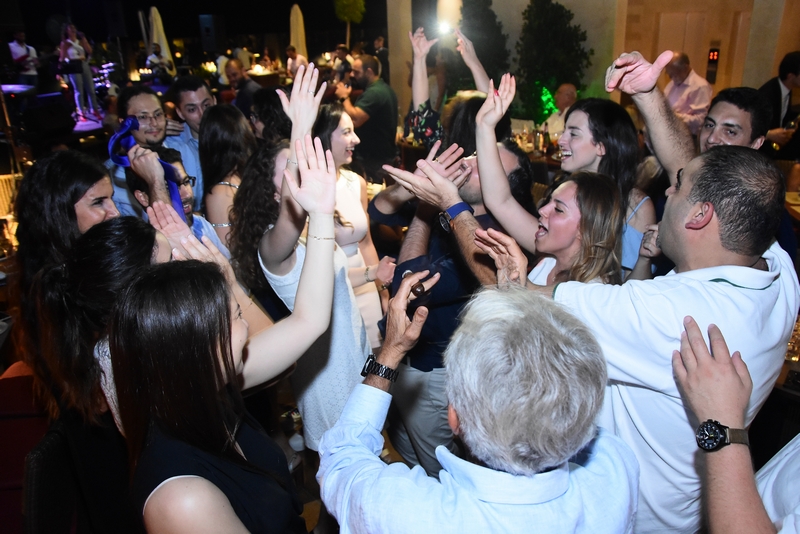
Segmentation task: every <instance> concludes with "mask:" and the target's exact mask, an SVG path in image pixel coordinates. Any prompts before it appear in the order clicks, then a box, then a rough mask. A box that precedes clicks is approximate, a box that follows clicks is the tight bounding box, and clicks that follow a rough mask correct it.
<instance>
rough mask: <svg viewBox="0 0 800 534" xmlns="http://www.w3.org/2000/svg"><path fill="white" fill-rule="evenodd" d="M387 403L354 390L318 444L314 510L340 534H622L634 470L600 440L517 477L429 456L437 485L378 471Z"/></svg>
mask: <svg viewBox="0 0 800 534" xmlns="http://www.w3.org/2000/svg"><path fill="white" fill-rule="evenodd" d="M390 402H391V395H389V394H388V393H386V392H383V391H381V390H379V389H376V388H373V387H371V386H366V385H363V384H359V385H357V386H356V388H355V390H354V391H353V393H352V394H351V396H350V399H349V400H348V402H347V404H346V405H345V408H344V411H343V412H342V415H341V417H340V419H339V422H338V423H336V426H334V427H333V428H332V429H331V430H329V431H328V432H326V433H325V435H324V436H323V438H322V442H321V443H320V448H319V452H320V468H319V472H318V473H317V480H318V481H319V484H320V489H321V494H322V500H323V502H324V503H325V505H326V506H327V507H328V510H329V511H330V512H331V513H332V514H333V515H334V517H336V519H337V520H338V521H339V525H340V528H341V532H342V534H345V533H349V532H364V533H367V532H368V533H375V532H381V533H391V532H402V533H409V532H419V533H428V532H437V533H442V532H454V533H459V534H463V533H470V532H476V533H477V532H480V533H484V532H533V531H536V532H587V533H588V532H592V533H602V532H608V533H615V534H616V533H621V532H630V531H631V528H632V523H633V521H632V515H633V514H634V513H635V511H636V481H637V478H638V474H639V473H638V468H637V465H636V460H635V459H634V457H633V455H632V453H631V451H630V450H629V449H628V447H626V446H625V444H624V443H622V442H621V441H620V440H619V439H618V438H616V437H614V436H612V435H610V434H609V433H606V432H604V431H601V432H600V433H599V435H598V437H596V438H595V440H594V441H592V442H591V443H590V444H589V445H588V446H587V447H586V448H585V449H584V451H582V452H581V453H579V454H578V455H577V456H576V457H575V458H574V459H573V460H572V461H570V462H565V463H564V464H562V465H560V466H559V467H557V468H555V469H552V470H550V471H547V472H544V473H539V474H536V475H533V476H517V475H511V474H509V473H503V472H501V471H495V470H493V469H489V468H487V467H481V466H479V465H476V464H473V463H470V462H467V461H465V460H462V459H460V458H458V457H456V456H454V455H452V454H451V453H450V452H449V451H448V450H447V449H446V448H445V447H442V446H439V447H438V448H437V449H436V456H437V458H438V459H439V462H440V463H441V464H442V471H441V472H440V473H439V480H436V479H435V478H432V477H429V476H427V475H426V474H425V470H424V469H422V467H420V466H417V467H415V468H414V469H409V468H408V466H406V465H405V464H404V463H402V462H399V463H394V464H391V465H386V464H385V463H384V462H383V461H382V460H381V459H380V458H379V457H378V455H379V454H380V452H381V450H382V449H383V438H382V437H381V428H383V423H384V421H385V420H386V413H387V411H388V409H389V404H390Z"/></svg>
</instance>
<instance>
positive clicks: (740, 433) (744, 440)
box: [725, 427, 750, 447]
mask: <svg viewBox="0 0 800 534" xmlns="http://www.w3.org/2000/svg"><path fill="white" fill-rule="evenodd" d="M725 434H726V439H725V441H726V444H730V443H739V444H741V445H747V446H748V447H749V446H750V435H749V434H748V433H747V430H746V429H743V428H727V427H726V430H725Z"/></svg>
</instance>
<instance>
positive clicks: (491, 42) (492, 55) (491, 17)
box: [448, 0, 509, 90]
mask: <svg viewBox="0 0 800 534" xmlns="http://www.w3.org/2000/svg"><path fill="white" fill-rule="evenodd" d="M460 27H461V31H462V32H463V33H464V35H465V36H466V37H467V39H469V40H471V41H472V44H473V45H474V46H475V53H476V54H477V56H478V59H479V60H480V61H481V64H482V65H483V68H484V69H486V74H488V75H489V77H490V78H492V79H493V80H494V82H495V84H497V83H499V82H500V77H501V76H502V75H503V74H505V73H506V72H508V59H509V52H508V48H507V42H508V35H507V34H505V33H503V23H502V22H500V21H499V20H497V15H496V14H495V12H494V11H493V10H492V0H463V3H462V4H461V23H460ZM456 65H457V67H456V68H455V69H452V71H448V77H449V76H450V74H451V72H453V74H454V76H455V80H454V83H448V85H450V86H451V87H454V88H455V89H456V90H458V89H474V88H475V83H474V82H473V80H472V75H471V74H470V72H469V69H468V68H467V67H466V65H464V62H463V61H461V60H460V59H459V60H458V61H457V62H456ZM448 82H450V80H448Z"/></svg>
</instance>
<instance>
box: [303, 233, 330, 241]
mask: <svg viewBox="0 0 800 534" xmlns="http://www.w3.org/2000/svg"><path fill="white" fill-rule="evenodd" d="M308 237H310V238H311V239H316V240H317V241H335V240H336V238H335V237H318V236H315V235H311V234H308Z"/></svg>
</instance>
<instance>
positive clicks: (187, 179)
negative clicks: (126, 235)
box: [125, 147, 231, 259]
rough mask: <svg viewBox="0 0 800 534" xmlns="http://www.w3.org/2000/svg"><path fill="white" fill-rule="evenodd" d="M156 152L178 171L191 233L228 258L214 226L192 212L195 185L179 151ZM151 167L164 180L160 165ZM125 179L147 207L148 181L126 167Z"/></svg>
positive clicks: (148, 200) (182, 200)
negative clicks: (205, 238)
mask: <svg viewBox="0 0 800 534" xmlns="http://www.w3.org/2000/svg"><path fill="white" fill-rule="evenodd" d="M156 154H158V157H159V159H161V161H164V162H166V163H169V164H170V165H172V166H173V167H175V170H176V171H177V172H178V176H180V178H181V184H180V188H179V191H180V194H181V202H182V204H183V214H184V215H185V216H186V224H188V225H189V228H191V229H192V234H194V236H195V237H196V238H197V239H202V237H203V236H206V237H207V238H209V239H210V240H211V242H212V243H214V246H216V247H217V248H218V249H219V251H220V252H222V254H223V255H224V256H225V257H226V258H228V259H230V257H231V253H230V252H229V251H228V248H227V247H226V246H225V245H223V244H222V241H220V240H219V237H218V236H217V232H215V231H214V227H213V226H211V223H209V222H208V221H207V220H206V219H205V218H204V217H203V216H202V215H199V214H194V213H193V212H192V205H193V204H194V195H193V193H192V186H193V185H195V183H194V182H195V179H194V176H189V175H187V174H186V169H185V168H184V166H183V162H182V161H181V153H180V152H178V151H177V150H175V149H172V148H166V147H161V148H159V149H157V150H156ZM151 169H153V170H154V172H155V173H158V172H159V171H161V175H160V179H161V180H162V181H164V175H163V172H164V171H163V168H162V167H161V166H160V165H154V166H153V167H152V168H151ZM154 178H157V177H154ZM125 179H126V182H127V185H128V189H129V190H130V191H132V192H133V195H134V197H136V200H137V201H138V202H139V204H141V206H142V208H144V209H147V208H148V207H149V206H150V205H151V198H150V186H149V185H148V183H147V182H146V181H145V180H144V179H143V178H142V177H141V176H139V175H138V174H136V173H135V172H133V171H132V170H131V169H126V178H125Z"/></svg>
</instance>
